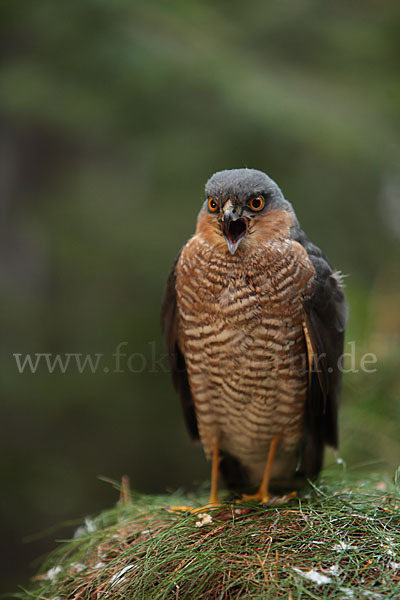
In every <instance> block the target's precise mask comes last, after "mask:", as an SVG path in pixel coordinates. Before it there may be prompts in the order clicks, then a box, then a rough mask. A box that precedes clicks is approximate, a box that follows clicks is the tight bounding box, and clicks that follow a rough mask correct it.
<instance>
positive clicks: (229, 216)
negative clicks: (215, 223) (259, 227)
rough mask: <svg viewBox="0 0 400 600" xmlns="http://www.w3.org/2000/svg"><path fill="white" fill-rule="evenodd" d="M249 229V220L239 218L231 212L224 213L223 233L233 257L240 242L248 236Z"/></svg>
mask: <svg viewBox="0 0 400 600" xmlns="http://www.w3.org/2000/svg"><path fill="white" fill-rule="evenodd" d="M247 229H248V220H247V219H246V218H245V217H239V216H238V215H237V214H235V213H233V212H232V211H231V210H229V209H227V210H225V211H224V214H223V217H222V233H223V234H224V237H225V239H226V241H227V244H228V248H229V252H230V253H231V254H232V256H233V255H234V254H235V252H236V250H237V249H238V247H239V244H240V242H241V241H242V239H243V238H244V237H245V236H246V234H247Z"/></svg>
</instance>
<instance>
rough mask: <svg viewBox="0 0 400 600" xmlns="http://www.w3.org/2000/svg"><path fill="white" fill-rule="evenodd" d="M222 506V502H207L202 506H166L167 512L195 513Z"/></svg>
mask: <svg viewBox="0 0 400 600" xmlns="http://www.w3.org/2000/svg"><path fill="white" fill-rule="evenodd" d="M221 506H222V502H219V501H216V502H207V504H204V506H199V507H193V506H185V505H183V506H168V507H167V509H166V510H167V511H168V512H184V513H186V514H191V515H197V514H200V513H204V512H207V511H209V510H214V509H216V508H220V507H221Z"/></svg>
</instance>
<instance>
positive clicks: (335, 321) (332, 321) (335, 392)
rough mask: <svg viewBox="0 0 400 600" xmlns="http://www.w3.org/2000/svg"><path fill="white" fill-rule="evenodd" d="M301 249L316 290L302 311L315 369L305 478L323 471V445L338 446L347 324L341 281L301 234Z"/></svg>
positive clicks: (307, 412)
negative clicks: (310, 268) (312, 275)
mask: <svg viewBox="0 0 400 600" xmlns="http://www.w3.org/2000/svg"><path fill="white" fill-rule="evenodd" d="M299 238H300V239H298V241H299V242H300V243H301V244H302V245H303V247H304V248H305V250H306V251H307V254H308V256H309V258H310V260H311V262H312V264H313V266H314V269H315V273H316V288H315V291H314V293H313V295H312V296H311V298H309V299H307V300H306V302H305V304H304V308H305V311H306V324H307V329H308V333H309V336H310V339H311V344H312V347H313V351H314V357H315V360H314V366H313V369H312V373H311V381H310V386H309V390H308V395H307V402H306V409H305V423H304V426H305V438H304V447H303V455H302V465H301V471H302V472H303V473H304V475H305V476H306V477H314V476H316V475H317V474H318V473H319V471H320V470H321V467H322V461H323V451H324V446H325V444H329V445H330V446H333V447H334V448H336V447H337V443H338V427H337V418H338V405H339V396H340V389H341V380H342V373H341V370H340V357H341V355H342V354H343V343H344V329H345V325H346V320H347V304H346V301H345V297H344V293H343V289H342V284H341V280H340V277H339V276H338V275H337V273H335V272H334V271H333V269H332V267H331V265H330V264H329V261H328V259H327V258H326V256H325V255H324V254H323V252H322V251H321V250H320V249H319V248H318V247H317V246H315V245H314V244H312V243H311V242H310V241H309V240H308V239H307V238H306V237H305V235H304V234H302V235H301V236H299Z"/></svg>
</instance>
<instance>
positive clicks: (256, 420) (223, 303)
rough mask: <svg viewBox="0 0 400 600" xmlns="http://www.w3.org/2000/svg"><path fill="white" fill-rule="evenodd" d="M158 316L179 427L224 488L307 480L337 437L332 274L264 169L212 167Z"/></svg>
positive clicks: (338, 307) (341, 315)
mask: <svg viewBox="0 0 400 600" xmlns="http://www.w3.org/2000/svg"><path fill="white" fill-rule="evenodd" d="M162 320H163V328H164V335H165V341H166V346H167V350H168V356H169V360H170V365H171V371H172V377H173V381H174V385H175V388H176V390H177V392H178V393H179V395H180V397H181V400H182V406H183V411H184V415H185V418H186V422H187V425H188V427H189V430H190V432H191V434H192V436H193V437H194V438H200V439H201V442H202V444H203V447H204V450H205V452H206V455H207V456H209V457H210V456H211V458H212V461H213V467H212V486H211V495H210V501H212V502H213V503H215V501H216V499H217V498H218V493H217V491H218V464H219V461H220V458H221V456H222V463H221V470H222V473H223V474H224V476H225V477H226V480H227V482H228V484H229V485H237V484H238V485H245V484H246V482H247V483H248V482H250V483H253V484H255V483H256V482H258V481H260V480H261V484H260V487H259V490H258V492H257V494H256V495H255V497H256V498H257V499H259V500H261V501H266V500H268V498H269V492H268V490H269V485H270V482H271V481H272V483H273V482H274V480H275V481H276V482H277V483H278V482H279V481H280V482H283V485H285V483H287V484H288V485H289V484H290V482H292V481H293V480H294V477H295V474H296V473H298V474H300V475H302V477H304V476H305V477H313V476H315V475H317V474H318V472H319V471H320V469H321V466H322V457H323V451H324V446H325V444H330V445H332V446H336V443H337V407H338V398H339V392H340V380H341V373H340V369H339V357H340V355H341V353H342V349H343V333H344V326H345V321H346V305H345V300H344V295H343V291H342V286H341V282H340V279H339V278H338V277H337V274H336V273H335V272H334V271H333V269H332V267H331V266H330V264H329V262H328V260H327V259H326V257H325V256H324V254H323V253H322V252H321V250H320V249H319V248H317V247H316V246H315V245H314V244H312V243H311V242H310V241H309V240H308V239H307V237H306V235H305V234H304V232H303V231H302V230H301V228H300V226H299V223H298V221H297V219H296V216H295V213H294V211H293V208H292V206H291V204H290V203H289V202H288V201H287V200H286V199H285V198H284V196H283V194H282V192H281V190H280V189H279V187H278V186H277V185H276V183H275V182H274V181H272V179H270V178H269V177H268V176H267V175H265V173H262V172H261V171H256V170H254V169H234V170H232V171H221V172H219V173H216V174H214V175H213V176H212V177H211V178H210V180H209V181H208V182H207V185H206V200H205V202H204V205H203V207H202V209H201V211H200V213H199V217H198V220H197V227H196V232H195V234H194V236H193V237H192V238H191V239H190V240H189V241H188V242H187V244H186V245H185V246H184V247H183V249H182V250H181V252H180V253H179V254H178V257H177V259H176V261H175V264H174V266H173V268H172V271H171V273H170V276H169V279H168V282H167V286H166V291H165V295H164V300H163V308H162Z"/></svg>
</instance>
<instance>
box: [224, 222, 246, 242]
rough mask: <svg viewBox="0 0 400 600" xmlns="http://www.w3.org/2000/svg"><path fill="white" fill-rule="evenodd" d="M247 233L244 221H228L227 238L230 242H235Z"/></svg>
mask: <svg viewBox="0 0 400 600" xmlns="http://www.w3.org/2000/svg"><path fill="white" fill-rule="evenodd" d="M246 231H247V223H246V221H245V219H237V220H236V221H230V223H229V225H228V231H227V234H228V235H227V237H229V238H230V240H231V241H232V242H237V241H238V240H240V238H241V237H243V236H244V234H245V233H246Z"/></svg>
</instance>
